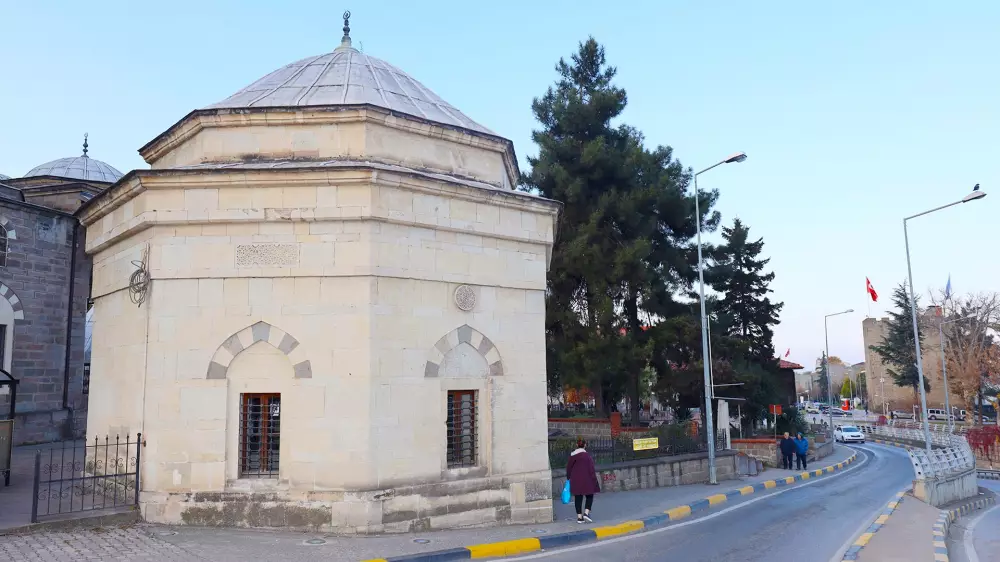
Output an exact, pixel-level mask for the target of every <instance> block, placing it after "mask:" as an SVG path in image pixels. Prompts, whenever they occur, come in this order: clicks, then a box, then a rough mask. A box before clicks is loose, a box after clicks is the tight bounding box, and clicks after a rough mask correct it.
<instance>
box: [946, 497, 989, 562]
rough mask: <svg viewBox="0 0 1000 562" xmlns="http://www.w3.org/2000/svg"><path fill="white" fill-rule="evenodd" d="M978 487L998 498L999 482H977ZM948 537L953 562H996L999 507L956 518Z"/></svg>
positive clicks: (949, 551)
mask: <svg viewBox="0 0 1000 562" xmlns="http://www.w3.org/2000/svg"><path fill="white" fill-rule="evenodd" d="M979 485H980V486H982V487H984V488H989V489H990V490H993V492H994V493H996V494H998V495H1000V482H997V481H995V480H982V479H980V480H979ZM948 535H949V539H948V553H949V554H950V555H951V559H952V560H954V561H955V562H1000V506H994V507H992V508H988V509H986V510H984V511H981V512H979V513H973V514H971V515H969V516H966V517H963V518H961V519H959V520H958V521H956V522H955V523H954V524H952V527H951V531H950V532H949V533H948Z"/></svg>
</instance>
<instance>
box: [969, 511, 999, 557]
mask: <svg viewBox="0 0 1000 562" xmlns="http://www.w3.org/2000/svg"><path fill="white" fill-rule="evenodd" d="M997 508H1000V504H998V505H994V506H993V507H991V508H989V509H984V510H983V512H982V513H980V514H979V515H977V516H976V518H975V519H973V520H972V521H970V522H969V525H968V526H967V527H966V528H965V535H964V536H963V537H962V550H964V551H965V558H966V560H968V562H979V553H978V552H976V545H975V542H974V541H973V538H974V532H975V530H976V525H979V522H980V521H982V520H983V517H986V514H988V513H990V512H991V511H993V510H994V509H997Z"/></svg>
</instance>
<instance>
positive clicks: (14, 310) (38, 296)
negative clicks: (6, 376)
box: [0, 138, 122, 445]
mask: <svg viewBox="0 0 1000 562" xmlns="http://www.w3.org/2000/svg"><path fill="white" fill-rule="evenodd" d="M88 151H89V149H88V144H87V141H86V138H85V139H84V144H83V153H82V154H81V155H80V156H71V157H68V158H59V159H57V160H53V161H51V162H47V163H45V164H41V165H39V166H36V167H34V168H32V169H31V170H30V171H28V172H27V173H26V174H25V175H24V176H23V177H20V178H10V177H8V176H5V175H0V367H2V368H3V369H4V370H6V371H7V372H9V373H11V375H12V376H13V377H14V378H16V379H18V380H19V381H20V382H19V384H18V387H17V404H16V415H15V416H14V439H13V440H14V444H15V445H21V444H33V443H45V442H51V441H57V440H61V439H69V438H78V437H82V436H83V435H84V433H85V431H86V422H87V396H86V392H87V381H86V376H85V366H84V363H85V359H84V331H85V328H84V317H85V315H86V312H87V299H88V298H89V297H90V273H91V264H90V258H89V257H87V255H86V254H85V253H84V231H83V228H82V227H81V226H80V223H79V221H78V220H77V217H76V216H75V213H76V212H77V210H78V209H80V207H81V205H83V204H84V203H85V202H86V201H88V200H90V199H91V198H93V197H94V196H96V195H99V194H100V193H102V192H103V191H104V190H105V189H106V188H107V187H108V186H109V185H111V184H112V183H114V182H115V181H118V179H119V178H121V177H122V174H121V172H119V171H118V170H116V169H114V168H113V167H111V166H109V165H108V164H105V163H104V162H101V161H100V160H98V159H96V158H92V157H90V156H89V154H88ZM10 399H11V392H10V391H9V389H8V388H7V387H2V388H0V416H6V415H7V413H8V411H9V406H10Z"/></svg>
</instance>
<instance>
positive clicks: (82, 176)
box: [24, 135, 124, 183]
mask: <svg viewBox="0 0 1000 562" xmlns="http://www.w3.org/2000/svg"><path fill="white" fill-rule="evenodd" d="M87 146H88V145H87V135H84V136H83V155H82V156H71V157H69V158H59V159H58V160H53V161H51V162H46V163H44V164H42V165H40V166H35V167H34V168H32V169H31V171H29V172H28V173H27V174H24V177H26V178H29V177H33V176H56V177H60V178H72V179H78V180H87V181H102V182H107V183H114V182H116V181H118V180H119V179H121V177H122V176H123V175H124V174H122V173H121V172H119V171H118V170H116V169H114V168H113V167H112V166H110V165H109V164H106V163H104V162H101V161H100V160H97V159H96V158H91V157H90V156H87Z"/></svg>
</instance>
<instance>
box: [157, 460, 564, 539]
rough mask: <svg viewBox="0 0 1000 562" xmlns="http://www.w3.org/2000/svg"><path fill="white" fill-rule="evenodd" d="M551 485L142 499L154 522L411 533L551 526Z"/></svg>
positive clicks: (525, 478) (499, 482)
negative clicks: (509, 526)
mask: <svg viewBox="0 0 1000 562" xmlns="http://www.w3.org/2000/svg"><path fill="white" fill-rule="evenodd" d="M551 486H552V480H551V473H550V472H549V471H547V470H546V471H543V472H536V473H530V474H516V475H510V476H494V477H484V478H471V479H463V480H456V481H451V482H437V483H433V484H420V485H415V486H401V487H397V488H390V489H384V490H370V491H303V490H291V489H288V487H287V486H285V485H283V484H281V483H279V482H277V481H256V482H253V483H251V484H246V483H244V482H243V481H240V482H235V483H231V485H230V486H228V487H227V489H226V490H225V491H222V492H188V493H185V492H143V493H142V495H141V497H140V503H141V506H142V514H143V519H144V520H146V521H148V522H151V523H163V524H170V525H199V526H225V527H262V528H283V529H297V530H316V531H324V532H329V533H338V534H380V533H408V532H418V531H421V532H423V531H432V530H440V529H454V528H460V527H489V526H496V525H511V524H530V523H549V522H551V521H552V494H551ZM268 488H270V489H268Z"/></svg>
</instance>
